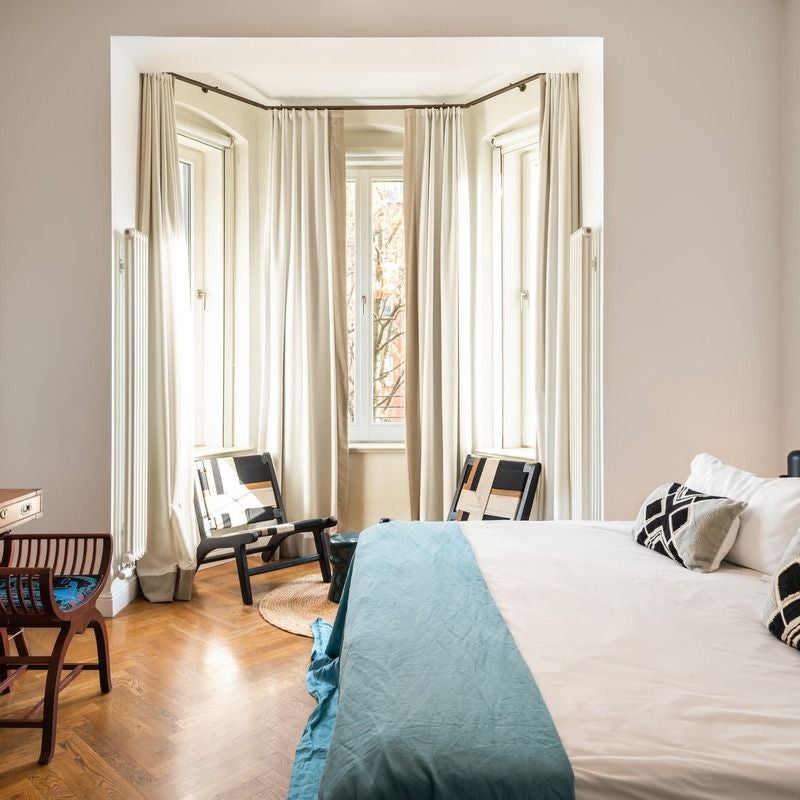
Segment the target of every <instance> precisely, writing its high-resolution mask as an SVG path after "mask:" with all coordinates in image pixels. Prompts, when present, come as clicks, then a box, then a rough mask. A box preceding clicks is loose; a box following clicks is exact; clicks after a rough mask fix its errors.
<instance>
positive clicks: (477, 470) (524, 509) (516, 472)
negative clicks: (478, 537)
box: [447, 456, 542, 522]
mask: <svg viewBox="0 0 800 800" xmlns="http://www.w3.org/2000/svg"><path fill="white" fill-rule="evenodd" d="M541 472H542V465H541V464H539V463H538V462H536V461H512V460H507V459H499V458H487V457H483V456H467V458H466V461H465V462H464V468H463V469H462V470H461V477H460V478H459V480H458V487H457V489H456V494H455V497H454V498H453V504H452V505H451V506H450V513H449V514H448V515H447V519H448V520H457V521H461V522H466V521H467V520H476V519H498V520H499V519H506V520H512V519H514V520H526V519H530V517H531V511H532V509H533V499H534V497H535V496H536V487H537V486H538V484H539V476H540V474H541Z"/></svg>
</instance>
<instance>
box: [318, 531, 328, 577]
mask: <svg viewBox="0 0 800 800" xmlns="http://www.w3.org/2000/svg"><path fill="white" fill-rule="evenodd" d="M314 545H315V546H316V548H317V555H318V556H319V571H320V572H321V573H322V581H323V583H330V582H331V563H330V561H329V560H328V548H327V547H325V534H324V532H323V531H322V530H315V531H314Z"/></svg>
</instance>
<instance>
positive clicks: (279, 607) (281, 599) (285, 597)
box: [258, 575, 339, 639]
mask: <svg viewBox="0 0 800 800" xmlns="http://www.w3.org/2000/svg"><path fill="white" fill-rule="evenodd" d="M328 587H329V584H327V583H323V582H322V581H321V580H320V578H319V577H318V576H315V575H305V576H303V577H302V578H297V579H296V580H293V581H289V582H287V583H279V584H277V585H276V586H275V587H274V588H273V589H270V590H269V591H268V592H267V593H266V594H265V595H264V597H263V598H262V599H261V601H260V602H259V604H258V611H259V613H260V614H261V616H262V617H264V619H265V620H266V621H267V622H269V624H270V625H274V626H275V627H276V628H280V629H281V630H284V631H288V632H289V633H294V634H297V636H307V637H308V638H309V639H310V638H312V637H311V627H310V626H311V623H312V622H313V621H314V620H315V619H316V618H317V617H322V619H324V620H327V621H328V622H333V619H334V617H335V616H336V609H338V608H339V606H338V605H337V604H336V603H331V602H330V600H328Z"/></svg>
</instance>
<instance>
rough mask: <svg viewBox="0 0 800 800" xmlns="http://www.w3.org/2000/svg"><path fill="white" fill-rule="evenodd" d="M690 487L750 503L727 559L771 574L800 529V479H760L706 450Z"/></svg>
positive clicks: (696, 463)
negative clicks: (725, 462)
mask: <svg viewBox="0 0 800 800" xmlns="http://www.w3.org/2000/svg"><path fill="white" fill-rule="evenodd" d="M686 485H687V486H688V487H690V488H691V489H694V490H696V491H698V492H704V493H705V494H713V495H719V496H721V497H729V498H730V499H731V500H741V501H742V502H744V503H747V508H746V509H745V510H744V512H743V513H742V516H741V517H740V518H739V519H740V523H741V524H740V526H739V535H738V536H737V537H736V541H735V542H734V545H733V547H732V548H731V550H730V552H729V553H728V556H727V559H728V561H732V562H733V563H734V564H740V565H741V566H743V567H749V568H750V569H757V570H758V571H759V572H766V573H772V572H774V571H775V569H776V568H777V567H778V564H779V563H780V561H781V558H782V557H783V554H784V553H785V552H786V548H787V547H788V545H789V542H790V541H791V539H792V537H793V536H794V535H795V533H796V532H797V529H798V528H800V479H797V478H759V477H757V476H756V475H753V474H752V473H750V472H745V471H744V470H741V469H736V468H735V467H729V466H728V465H727V464H723V463H722V462H721V461H720V460H719V459H718V458H714V456H710V455H708V453H701V454H700V455H699V456H695V458H694V460H693V461H692V471H691V474H690V475H689V477H688V478H687V479H686Z"/></svg>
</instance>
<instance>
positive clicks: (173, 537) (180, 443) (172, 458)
mask: <svg viewBox="0 0 800 800" xmlns="http://www.w3.org/2000/svg"><path fill="white" fill-rule="evenodd" d="M138 226H139V229H140V230H141V231H142V232H143V233H145V234H147V237H148V247H149V259H150V276H149V287H148V291H149V330H148V340H149V344H148V358H149V375H148V377H149V395H148V417H149V423H148V424H149V432H148V450H149V456H148V472H149V480H148V531H147V550H146V552H145V554H144V556H142V558H141V559H140V560H139V561H138V563H137V565H136V572H137V575H138V578H139V585H140V586H141V588H142V592H143V593H144V595H145V597H147V599H148V600H152V601H155V602H166V601H170V600H173V599H175V600H189V599H190V598H191V594H192V578H193V576H194V569H195V560H194V559H195V549H196V547H197V541H198V534H197V529H196V522H195V519H194V511H193V500H192V492H193V483H192V452H193V446H194V442H193V430H192V428H193V424H192V423H193V419H194V413H193V406H194V391H193V375H192V362H193V353H192V336H191V330H192V317H191V308H190V292H189V263H188V256H187V251H186V239H185V234H184V220H183V212H182V205H181V194H180V180H179V163H178V139H177V134H176V129H175V96H174V85H173V78H172V77H171V76H170V75H165V74H152V75H143V76H142V116H141V131H140V158H139V207H138Z"/></svg>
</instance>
